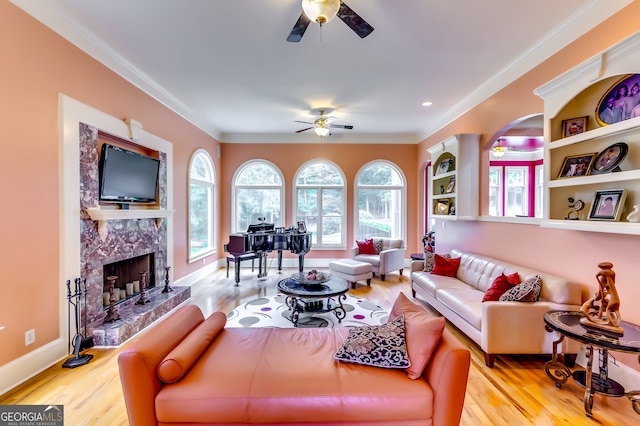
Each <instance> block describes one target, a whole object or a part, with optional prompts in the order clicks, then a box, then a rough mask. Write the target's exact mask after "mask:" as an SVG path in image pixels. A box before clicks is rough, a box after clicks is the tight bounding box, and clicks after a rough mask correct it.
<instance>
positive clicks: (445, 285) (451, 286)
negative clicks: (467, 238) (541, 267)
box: [411, 249, 582, 367]
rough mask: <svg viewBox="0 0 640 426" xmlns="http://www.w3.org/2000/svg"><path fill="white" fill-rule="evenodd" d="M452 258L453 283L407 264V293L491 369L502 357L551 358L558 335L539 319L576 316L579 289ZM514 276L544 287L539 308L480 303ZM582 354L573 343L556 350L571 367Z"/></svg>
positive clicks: (469, 257) (493, 262)
mask: <svg viewBox="0 0 640 426" xmlns="http://www.w3.org/2000/svg"><path fill="white" fill-rule="evenodd" d="M450 254H451V257H461V259H460V266H459V267H458V270H457V273H456V277H446V276H442V275H435V274H432V273H430V272H425V271H423V269H424V262H422V261H413V262H412V263H411V290H412V293H413V297H416V295H417V296H419V297H420V298H422V299H424V300H425V301H426V302H427V303H428V304H429V305H431V306H432V307H433V308H435V309H436V310H437V311H438V312H440V313H441V314H442V315H443V316H444V317H445V318H447V320H449V321H450V322H451V323H452V324H453V325H455V326H456V327H457V328H458V329H460V330H461V331H462V332H463V333H465V334H466V335H467V336H468V337H469V338H471V339H472V340H473V341H474V342H476V343H477V344H478V345H479V346H480V348H481V349H482V351H483V352H484V354H485V363H486V364H487V366H489V367H493V365H494V362H495V358H496V355H500V354H551V353H553V341H555V340H558V338H559V337H560V336H559V335H558V334H557V332H552V331H547V330H546V329H545V324H544V320H543V315H544V313H545V312H547V311H549V310H555V309H566V310H579V309H580V306H581V304H582V286H581V285H579V284H575V283H570V282H568V281H567V280H565V279H564V278H560V277H557V276H554V275H550V274H546V273H544V272H541V271H536V270H533V269H531V268H527V267H525V266H519V265H514V264H510V263H508V262H504V261H501V260H497V259H493V258H491V257H487V256H481V255H478V254H474V253H469V252H465V251H462V250H457V249H454V250H452V251H451V253H450ZM514 272H518V275H519V277H520V281H525V280H526V279H528V278H531V277H533V276H535V275H539V276H540V278H541V282H542V288H541V291H540V297H539V300H538V301H537V302H530V303H526V302H511V301H495V302H482V298H483V297H484V294H485V292H486V291H487V290H488V289H489V288H490V287H491V284H492V283H493V281H494V279H495V278H496V277H498V276H500V274H502V273H505V275H510V274H513V273H514ZM579 349H580V346H579V344H578V343H577V342H575V341H573V340H572V339H564V341H563V342H562V344H561V345H560V346H559V347H558V353H563V354H564V357H565V363H567V364H569V365H571V364H572V363H573V362H574V361H575V358H576V355H577V353H578V351H579Z"/></svg>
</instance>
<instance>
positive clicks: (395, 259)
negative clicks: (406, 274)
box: [351, 238, 406, 281]
mask: <svg viewBox="0 0 640 426" xmlns="http://www.w3.org/2000/svg"><path fill="white" fill-rule="evenodd" d="M373 245H374V247H375V250H374V251H375V254H365V253H360V249H359V248H358V245H356V246H355V247H353V248H352V249H351V258H352V259H354V260H357V261H359V262H366V263H369V264H371V272H373V274H374V275H375V274H380V278H381V279H382V281H384V278H385V275H386V274H387V273H389V272H392V271H397V270H399V271H400V275H402V271H403V269H404V254H405V251H406V248H405V246H404V241H403V240H402V239H399V238H373Z"/></svg>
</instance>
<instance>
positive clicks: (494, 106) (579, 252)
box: [419, 1, 640, 368]
mask: <svg viewBox="0 0 640 426" xmlns="http://www.w3.org/2000/svg"><path fill="white" fill-rule="evenodd" d="M638 16H640V2H638V1H636V2H634V3H632V4H631V5H629V6H628V7H626V8H625V9H623V10H622V11H621V12H619V13H617V14H616V15H614V16H613V17H612V18H610V19H609V20H607V21H606V22H604V23H603V24H601V25H600V26H598V27H596V28H595V29H594V30H592V31H590V32H589V33H588V34H587V35H585V36H583V37H582V38H580V39H579V40H577V41H575V42H574V43H572V44H571V45H570V46H568V47H567V48H565V49H563V50H562V51H560V52H559V53H558V54H556V55H554V56H552V57H551V58H549V59H548V60H547V61H545V62H544V63H542V64H541V65H539V66H538V67H536V68H535V69H534V70H532V71H531V72H529V73H527V74H526V75H524V76H523V77H522V78H520V79H518V80H517V81H515V82H514V83H512V84H510V85H509V86H507V87H506V88H504V89H503V90H501V91H500V92H498V93H496V94H495V95H494V96H491V97H490V98H489V99H487V100H486V101H484V102H482V103H481V104H480V105H478V106H477V107H475V108H473V109H472V110H470V111H469V112H467V113H466V114H465V115H464V116H462V117H460V118H459V119H457V120H455V121H453V122H452V123H450V124H449V125H447V126H446V127H445V128H443V129H441V130H439V131H438V132H437V133H436V134H434V135H432V136H430V137H429V138H427V139H425V140H424V141H422V143H421V144H420V150H419V154H420V159H419V164H423V163H425V162H427V161H428V160H429V158H428V152H427V151H426V150H427V148H428V147H430V146H432V145H434V144H436V143H438V142H439V141H441V140H443V139H445V138H446V137H447V136H449V135H451V134H454V133H481V135H482V136H481V144H483V145H484V148H485V149H488V148H489V146H487V145H490V142H491V141H490V139H489V138H490V137H491V136H493V135H495V133H496V132H497V131H498V130H500V129H501V128H503V127H504V126H505V125H506V124H508V123H511V122H513V121H514V120H517V119H519V118H520V117H523V116H526V115H529V114H535V113H542V110H543V101H542V99H541V98H539V97H538V96H536V95H535V94H534V93H533V90H534V89H536V88H537V87H539V86H541V85H542V84H544V83H546V82H548V81H550V80H552V79H553V78H555V77H557V76H558V75H560V74H562V73H563V72H565V71H567V70H569V69H571V68H573V67H574V66H576V65H578V64H579V63H581V62H583V61H585V60H587V59H589V58H590V57H592V56H594V55H595V54H597V53H599V52H600V51H602V50H604V49H606V48H608V47H609V46H611V45H613V44H615V43H616V42H618V41H620V40H623V39H624V38H626V37H628V36H629V35H631V34H633V33H635V32H636V31H638V30H640V21H638V19H637V17H638ZM488 161H489V155H488V153H487V152H486V151H485V153H484V154H483V155H482V158H481V165H480V169H481V170H482V174H481V177H480V179H481V181H482V182H486V181H488ZM487 191H488V185H481V193H480V197H481V199H488V192H487ZM485 204H486V203H485ZM436 235H437V237H436V244H437V245H436V249H437V251H439V252H440V251H441V252H445V251H447V250H450V249H451V248H454V247H458V248H462V249H466V250H470V251H473V252H477V253H482V254H486V255H489V256H493V257H497V258H501V259H505V260H508V261H513V262H516V263H518V264H522V265H525V266H530V267H532V268H540V269H543V270H545V271H547V272H550V273H554V274H557V275H560V276H563V277H566V278H568V279H570V280H572V281H575V282H579V283H583V284H584V285H586V286H587V287H588V289H589V290H588V291H587V293H588V294H589V295H590V294H591V293H592V292H593V291H595V289H596V287H597V281H596V278H595V275H596V273H597V272H598V267H597V264H598V263H600V262H603V261H610V262H612V263H613V265H614V267H613V269H614V271H615V272H616V284H617V286H616V287H617V289H618V292H619V294H620V297H621V300H622V303H621V308H620V313H621V315H622V318H623V319H624V320H626V321H630V322H633V323H636V324H638V323H640V311H639V310H638V309H636V305H637V304H638V301H639V300H640V286H639V285H638V282H637V281H638V279H637V276H638V266H637V265H638V263H637V262H638V259H637V253H638V249H639V248H640V239H639V238H638V236H633V235H618V234H599V233H592V232H579V231H566V230H557V229H548V228H541V227H539V226H535V225H518V224H504V223H495V222H448V223H446V225H445V227H444V228H443V224H442V223H438V224H437V225H436ZM621 358H622V359H624V360H625V361H624V362H625V363H626V364H628V365H631V366H633V367H634V368H638V365H637V364H638V363H637V360H636V359H635V357H630V356H626V355H623V354H620V357H619V359H621Z"/></svg>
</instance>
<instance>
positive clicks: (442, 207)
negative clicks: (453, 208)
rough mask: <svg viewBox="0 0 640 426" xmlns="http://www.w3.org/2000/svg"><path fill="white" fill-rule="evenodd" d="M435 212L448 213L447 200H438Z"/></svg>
mask: <svg viewBox="0 0 640 426" xmlns="http://www.w3.org/2000/svg"><path fill="white" fill-rule="evenodd" d="M436 214H449V200H438V203H437V204H436Z"/></svg>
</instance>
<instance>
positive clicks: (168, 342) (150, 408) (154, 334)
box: [118, 305, 204, 426]
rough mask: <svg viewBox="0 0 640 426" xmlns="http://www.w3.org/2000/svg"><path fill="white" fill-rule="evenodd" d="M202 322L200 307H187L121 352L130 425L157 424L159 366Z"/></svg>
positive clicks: (122, 377)
mask: <svg viewBox="0 0 640 426" xmlns="http://www.w3.org/2000/svg"><path fill="white" fill-rule="evenodd" d="M202 321H204V315H203V314H202V311H201V310H200V308H199V307H198V306H196V305H185V306H183V307H181V308H179V309H178V310H176V311H175V312H174V313H173V314H171V315H170V316H169V317H167V318H166V319H164V320H162V321H161V322H160V323H158V324H157V325H154V326H153V327H151V328H150V329H149V330H148V331H146V332H145V333H144V334H143V335H142V336H140V337H139V338H138V339H137V340H136V341H135V342H133V343H132V344H131V345H130V346H129V347H127V348H125V349H124V350H123V351H122V352H121V353H120V355H119V356H118V367H119V372H120V383H121V384H122V392H123V394H124V400H125V405H126V408H127V415H128V417H129V424H131V425H132V426H137V425H151V424H157V422H158V420H157V418H156V408H155V404H156V395H157V394H158V392H160V389H161V388H162V382H161V381H160V379H159V378H158V375H157V368H158V365H159V364H160V362H161V361H162V360H163V359H164V357H165V356H167V354H168V353H169V352H171V350H172V349H173V348H174V347H176V346H177V345H178V343H180V342H181V341H182V340H183V339H184V338H185V337H186V336H187V335H188V334H189V333H190V332H191V331H192V330H193V329H194V328H196V327H197V326H198V324H200V323H201V322H202Z"/></svg>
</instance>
